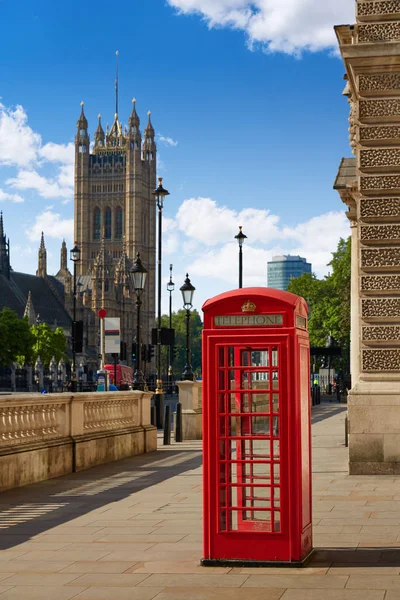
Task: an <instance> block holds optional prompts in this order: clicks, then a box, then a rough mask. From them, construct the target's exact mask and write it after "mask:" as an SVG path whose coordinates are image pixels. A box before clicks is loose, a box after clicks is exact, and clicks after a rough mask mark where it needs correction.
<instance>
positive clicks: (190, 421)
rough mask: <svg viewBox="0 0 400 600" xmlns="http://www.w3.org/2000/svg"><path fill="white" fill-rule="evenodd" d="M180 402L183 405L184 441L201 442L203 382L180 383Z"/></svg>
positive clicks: (178, 383)
mask: <svg viewBox="0 0 400 600" xmlns="http://www.w3.org/2000/svg"><path fill="white" fill-rule="evenodd" d="M177 385H178V388H179V402H180V403H181V404H182V439H183V440H201V439H202V437H203V430H202V412H203V411H202V389H203V386H202V382H201V381H178V382H177Z"/></svg>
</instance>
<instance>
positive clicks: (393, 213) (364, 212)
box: [360, 198, 400, 219]
mask: <svg viewBox="0 0 400 600" xmlns="http://www.w3.org/2000/svg"><path fill="white" fill-rule="evenodd" d="M360 215H361V218H362V219H373V218H376V219H379V218H380V217H400V198H361V199H360Z"/></svg>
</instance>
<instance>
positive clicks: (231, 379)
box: [228, 371, 236, 390]
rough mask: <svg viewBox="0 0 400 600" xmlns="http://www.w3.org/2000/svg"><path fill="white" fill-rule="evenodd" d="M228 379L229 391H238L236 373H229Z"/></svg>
mask: <svg viewBox="0 0 400 600" xmlns="http://www.w3.org/2000/svg"><path fill="white" fill-rule="evenodd" d="M228 378H229V389H230V390H235V389H236V381H235V371H228Z"/></svg>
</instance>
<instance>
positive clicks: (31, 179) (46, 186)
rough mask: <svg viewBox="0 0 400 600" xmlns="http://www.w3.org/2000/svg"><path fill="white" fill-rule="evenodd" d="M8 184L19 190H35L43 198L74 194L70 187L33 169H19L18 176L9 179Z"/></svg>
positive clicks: (69, 196)
mask: <svg viewBox="0 0 400 600" xmlns="http://www.w3.org/2000/svg"><path fill="white" fill-rule="evenodd" d="M6 184H7V185H9V186H10V187H12V188H14V189H17V190H34V191H36V192H37V193H38V194H40V196H42V198H71V195H73V190H72V189H71V188H70V187H64V186H62V185H60V184H59V182H58V181H54V180H53V179H49V178H47V177H43V176H42V175H40V174H39V173H37V172H36V171H33V170H32V171H31V170H21V171H18V174H17V176H16V177H12V178H10V179H7V181H6Z"/></svg>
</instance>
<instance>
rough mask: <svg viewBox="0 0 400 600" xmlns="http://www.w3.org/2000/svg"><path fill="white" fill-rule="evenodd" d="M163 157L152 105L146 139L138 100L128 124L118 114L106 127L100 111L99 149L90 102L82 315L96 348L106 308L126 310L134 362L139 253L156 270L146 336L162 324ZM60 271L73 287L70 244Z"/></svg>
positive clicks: (79, 202) (80, 178) (81, 205)
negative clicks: (134, 277)
mask: <svg viewBox="0 0 400 600" xmlns="http://www.w3.org/2000/svg"><path fill="white" fill-rule="evenodd" d="M156 158H157V148H156V143H155V132H154V128H153V126H152V123H151V118H150V112H149V113H148V123H147V126H146V128H145V129H144V132H143V138H142V134H141V131H140V120H139V116H138V114H137V112H136V101H135V100H133V102H132V112H131V114H130V116H129V119H128V127H123V125H122V123H121V122H120V121H119V117H118V114H115V116H114V121H113V124H112V126H111V128H110V129H109V127H108V125H107V127H106V131H105V132H104V130H103V127H102V124H101V116H100V115H99V117H98V125H97V129H96V131H95V133H94V145H93V148H92V149H91V145H90V139H89V133H88V122H87V119H86V116H85V113H84V106H83V103H82V111H81V115H80V117H79V119H78V122H77V133H76V137H75V204H74V233H75V240H76V243H77V244H78V247H79V249H80V251H81V259H80V262H79V263H78V264H77V275H78V287H79V294H78V296H79V302H78V311H79V312H78V314H77V318H78V319H79V318H81V319H82V320H83V321H84V338H86V343H87V346H89V347H91V348H93V347H97V346H98V342H99V319H98V317H97V313H98V310H99V309H100V308H105V309H106V310H107V316H109V317H120V319H121V339H122V340H123V341H124V342H126V344H127V348H128V353H127V362H128V363H130V347H131V344H132V341H133V339H134V332H135V327H136V309H135V302H134V298H133V292H132V289H131V288H130V281H129V270H130V269H131V267H132V264H133V261H134V259H135V256H136V254H137V253H138V252H139V253H140V257H141V260H142V262H143V264H144V266H145V267H146V269H147V270H148V276H147V282H146V289H145V292H144V294H143V297H142V301H143V304H142V308H141V328H142V334H141V339H142V342H143V343H149V342H150V330H151V328H152V327H153V326H154V316H155V261H156V203H155V198H154V195H153V191H154V189H155V187H156V164H157V160H156ZM57 277H58V279H60V280H62V281H63V283H64V284H66V286H67V289H68V290H69V291H70V286H71V279H70V277H69V274H68V267H67V266H66V260H65V259H64V257H63V250H62V256H61V268H60V271H59V273H58V274H57Z"/></svg>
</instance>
